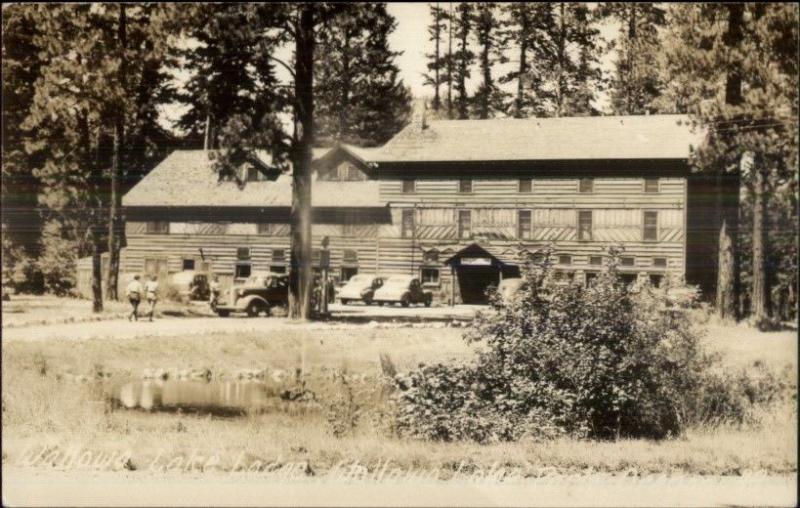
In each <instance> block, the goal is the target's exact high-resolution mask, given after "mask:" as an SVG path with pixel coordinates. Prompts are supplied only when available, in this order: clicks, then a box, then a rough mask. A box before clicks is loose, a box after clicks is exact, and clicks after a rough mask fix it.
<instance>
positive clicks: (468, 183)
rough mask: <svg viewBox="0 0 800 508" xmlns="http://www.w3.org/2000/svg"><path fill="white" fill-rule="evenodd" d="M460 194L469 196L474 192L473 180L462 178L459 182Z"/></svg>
mask: <svg viewBox="0 0 800 508" xmlns="http://www.w3.org/2000/svg"><path fill="white" fill-rule="evenodd" d="M458 192H460V193H462V194H467V193H470V192H472V180H471V179H469V178H462V179H461V180H459V181H458Z"/></svg>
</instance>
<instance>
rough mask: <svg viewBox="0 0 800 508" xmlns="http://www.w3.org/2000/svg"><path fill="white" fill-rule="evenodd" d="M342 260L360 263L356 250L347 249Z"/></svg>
mask: <svg viewBox="0 0 800 508" xmlns="http://www.w3.org/2000/svg"><path fill="white" fill-rule="evenodd" d="M342 262H344V263H358V252H356V251H354V250H345V251H344V255H343V256H342Z"/></svg>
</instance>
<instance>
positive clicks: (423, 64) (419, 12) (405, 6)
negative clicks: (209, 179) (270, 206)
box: [160, 2, 617, 129]
mask: <svg viewBox="0 0 800 508" xmlns="http://www.w3.org/2000/svg"><path fill="white" fill-rule="evenodd" d="M447 5H448V4H447V3H445V2H442V3H441V6H442V7H445V8H446V6H447ZM429 6H430V3H428V2H388V3H387V10H388V12H389V14H391V15H392V16H394V17H395V19H396V20H397V29H396V30H395V31H394V32H393V33H392V34H390V36H389V44H390V46H391V49H392V50H393V51H400V52H402V53H401V54H400V55H399V56H398V57H397V58H396V59H395V63H396V64H397V66H398V67H399V69H400V77H401V78H402V80H403V82H404V83H405V84H406V85H407V86H409V87H410V88H411V93H412V95H413V96H414V97H415V98H421V97H425V98H430V97H432V96H433V89H432V88H430V87H428V86H425V85H424V77H423V75H424V74H425V73H426V71H427V59H426V57H425V53H428V52H431V51H432V50H433V43H432V42H429V41H428V25H429V24H430V23H431V21H432V16H431V14H430V7H429ZM599 28H600V32H601V36H602V37H603V38H604V39H606V40H610V39H611V38H613V36H614V34H615V32H616V30H617V27H616V26H613V25H602V26H600V27H599ZM276 56H278V57H281V58H282V59H284V61H289V60H290V59H291V48H283V51H280V52H279V53H278V54H277V55H276ZM508 65H511V64H506V65H505V66H502V65H499V66H496V67H495V68H494V69H493V73H494V75H495V76H500V75H502V74H504V73H505V72H506V71H507V67H508ZM612 65H613V53H609V54H606V55H605V56H604V57H603V59H602V61H601V67H603V69H604V71H606V72H608V71H609V70H610V69H611V66H612ZM277 74H278V77H279V79H281V80H282V81H285V82H286V81H288V77H289V75H288V73H287V72H286V71H285V70H284V69H283V68H282V67H280V66H279V67H277ZM472 74H473V76H476V75H477V72H475V71H473V73H472ZM186 79H187V75H186V74H185V73H182V72H179V73H177V74H176V82H177V83H178V84H180V83H181V82H182V81H184V80H186ZM477 81H478V80H477V79H475V78H473V79H472V80H471V82H470V83H468V86H467V88H468V91H469V92H471V91H473V90H474V88H475V86H477ZM509 86H510V87H513V83H512V84H510V85H509ZM443 92H444V88H442V90H441V91H440V93H443ZM607 104H608V99H607V98H606V97H605V96H600V97H599V99H598V100H597V101H596V103H595V106H596V107H599V109H604V108H605V107H606V106H607ZM184 111H185V108H184V107H181V106H180V105H167V106H164V107H163V109H162V111H161V118H160V120H161V124H162V125H163V126H164V127H165V128H168V129H172V124H173V122H174V121H175V120H177V119H178V118H179V117H180V115H181V114H182V113H183V112H184Z"/></svg>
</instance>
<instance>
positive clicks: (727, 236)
mask: <svg viewBox="0 0 800 508" xmlns="http://www.w3.org/2000/svg"><path fill="white" fill-rule="evenodd" d="M727 8H728V14H729V17H728V32H727V34H726V37H725V38H726V45H727V46H728V47H731V48H735V47H736V46H738V45H739V43H740V42H741V40H742V23H743V18H744V6H743V5H742V4H728V5H727ZM725 102H726V104H728V105H730V106H736V105H739V104H741V103H742V77H741V70H740V67H739V66H738V65H734V66H733V68H732V69H731V70H730V71H729V72H728V75H727V77H726V82H725ZM724 173H725V169H724V168H722V167H720V168H719V169H718V177H717V182H718V184H719V185H718V186H717V192H719V193H720V195H719V197H718V202H719V203H721V204H722V206H720V207H719V209H720V210H719V211H720V220H719V254H718V263H717V267H718V272H717V313H718V314H719V316H720V317H721V318H733V319H738V317H739V314H738V309H739V271H738V270H737V268H738V259H737V258H738V253H737V242H738V235H737V224H738V220H739V183H740V182H739V180H740V177H739V174H738V173H735V174H733V175H730V177H726V175H725V174H724ZM725 181H729V182H725ZM725 183H727V185H726V184H725Z"/></svg>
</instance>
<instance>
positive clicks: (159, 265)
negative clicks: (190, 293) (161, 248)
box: [144, 258, 168, 277]
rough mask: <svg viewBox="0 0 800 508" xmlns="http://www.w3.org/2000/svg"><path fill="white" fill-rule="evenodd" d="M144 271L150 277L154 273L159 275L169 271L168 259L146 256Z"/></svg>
mask: <svg viewBox="0 0 800 508" xmlns="http://www.w3.org/2000/svg"><path fill="white" fill-rule="evenodd" d="M144 273H145V275H147V276H148V277H151V276H153V275H155V276H157V277H158V276H161V275H164V274H166V273H168V268H167V260H166V259H165V258H145V260H144Z"/></svg>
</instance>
